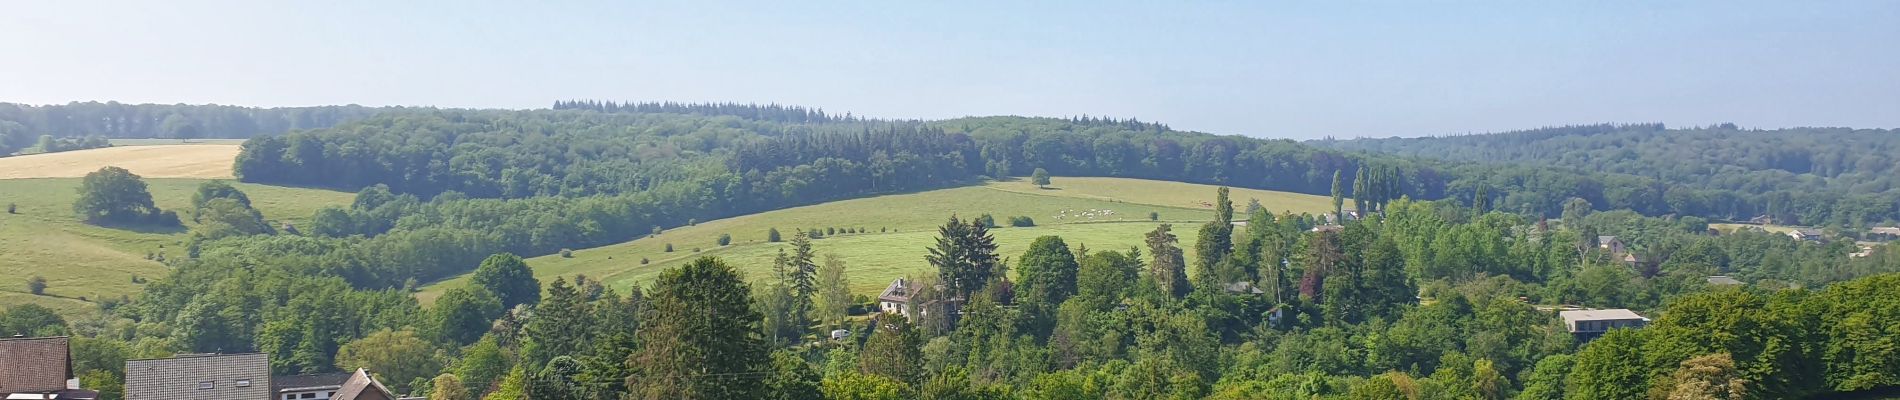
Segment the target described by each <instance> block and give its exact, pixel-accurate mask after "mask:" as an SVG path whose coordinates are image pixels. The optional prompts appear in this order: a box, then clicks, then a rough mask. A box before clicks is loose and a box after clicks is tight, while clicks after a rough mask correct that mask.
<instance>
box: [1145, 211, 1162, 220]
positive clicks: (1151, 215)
mask: <svg viewBox="0 0 1900 400" xmlns="http://www.w3.org/2000/svg"><path fill="white" fill-rule="evenodd" d="M1148 220H1149V221H1160V220H1161V213H1160V212H1157V211H1149V212H1148Z"/></svg>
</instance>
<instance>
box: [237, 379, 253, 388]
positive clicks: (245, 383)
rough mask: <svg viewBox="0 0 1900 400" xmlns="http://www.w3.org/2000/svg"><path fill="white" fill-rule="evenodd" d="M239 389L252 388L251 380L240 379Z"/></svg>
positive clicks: (238, 381)
mask: <svg viewBox="0 0 1900 400" xmlns="http://www.w3.org/2000/svg"><path fill="white" fill-rule="evenodd" d="M237 387H251V380H250V379H239V380H237Z"/></svg>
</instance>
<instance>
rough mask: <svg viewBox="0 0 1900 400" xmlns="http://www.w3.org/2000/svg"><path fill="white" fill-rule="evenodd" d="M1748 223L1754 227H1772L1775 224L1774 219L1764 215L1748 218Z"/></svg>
mask: <svg viewBox="0 0 1900 400" xmlns="http://www.w3.org/2000/svg"><path fill="white" fill-rule="evenodd" d="M1748 223H1750V224H1755V225H1773V224H1774V223H1775V217H1770V216H1768V215H1766V214H1764V215H1757V216H1755V217H1754V218H1749V219H1748Z"/></svg>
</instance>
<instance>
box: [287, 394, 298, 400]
mask: <svg viewBox="0 0 1900 400" xmlns="http://www.w3.org/2000/svg"><path fill="white" fill-rule="evenodd" d="M296 399H297V395H295V394H286V395H284V400H296Z"/></svg>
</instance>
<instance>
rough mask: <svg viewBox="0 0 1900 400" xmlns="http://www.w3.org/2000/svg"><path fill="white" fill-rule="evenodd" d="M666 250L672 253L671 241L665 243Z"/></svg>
mask: <svg viewBox="0 0 1900 400" xmlns="http://www.w3.org/2000/svg"><path fill="white" fill-rule="evenodd" d="M666 252H668V253H672V252H673V244H672V243H667V244H666Z"/></svg>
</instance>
